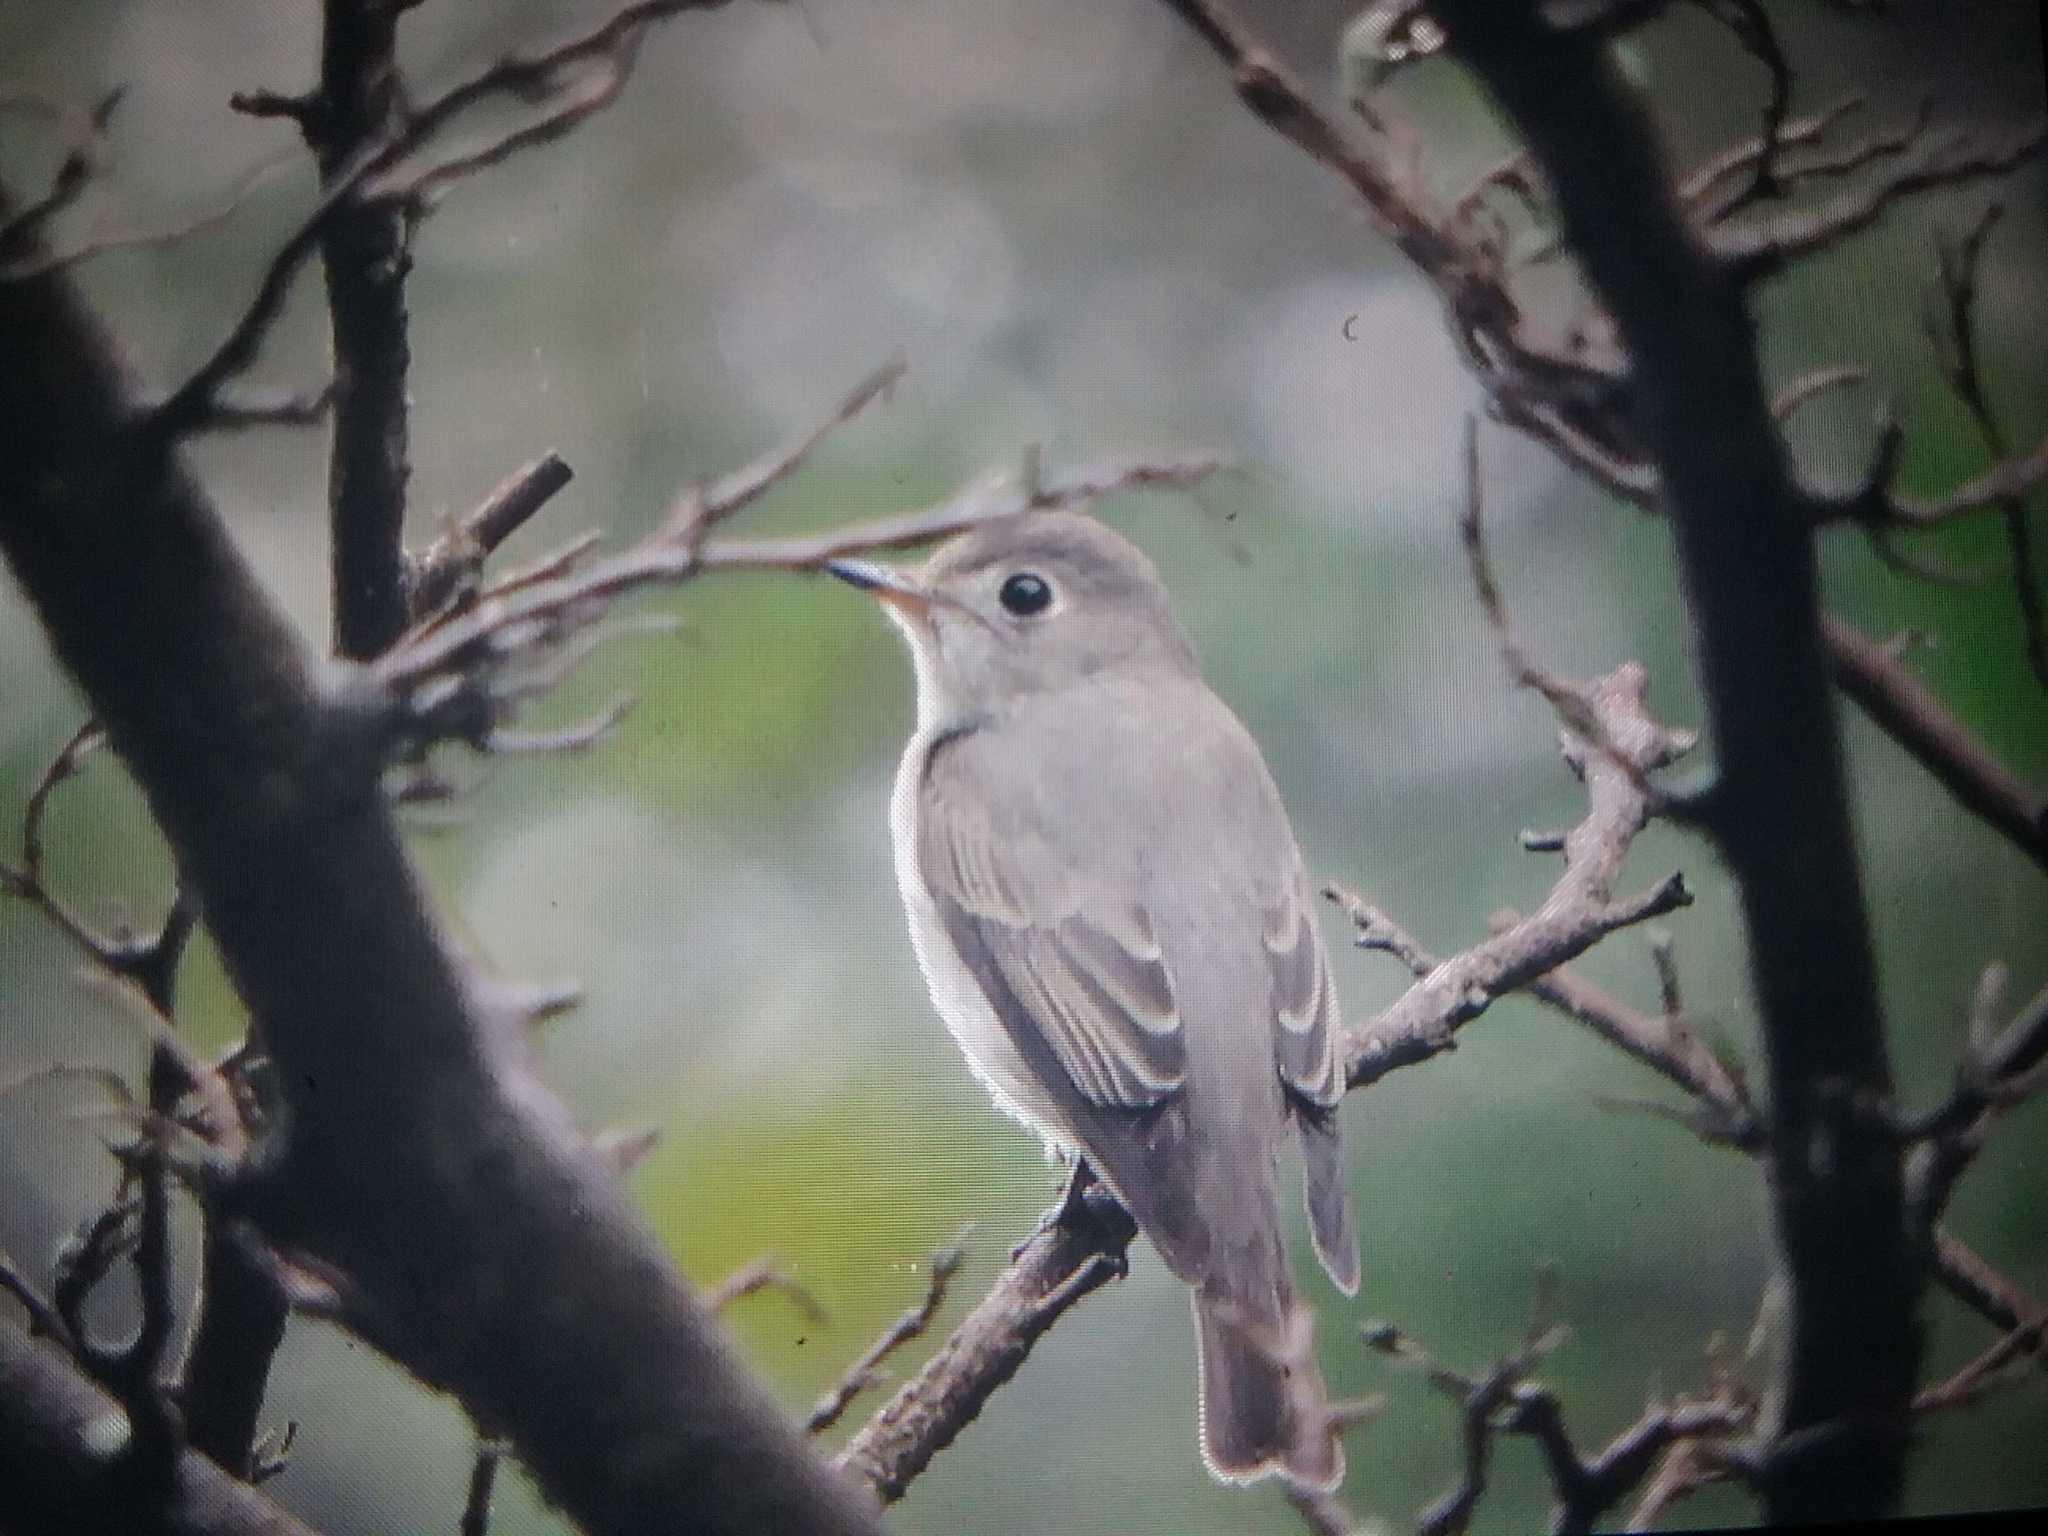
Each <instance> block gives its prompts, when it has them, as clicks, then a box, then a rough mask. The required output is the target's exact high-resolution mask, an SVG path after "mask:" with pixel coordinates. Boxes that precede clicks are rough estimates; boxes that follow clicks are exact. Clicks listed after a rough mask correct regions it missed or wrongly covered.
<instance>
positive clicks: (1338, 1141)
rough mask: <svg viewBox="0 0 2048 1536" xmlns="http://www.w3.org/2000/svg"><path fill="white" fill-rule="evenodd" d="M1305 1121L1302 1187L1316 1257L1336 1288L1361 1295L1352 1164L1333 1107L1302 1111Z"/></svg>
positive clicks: (1302, 1123) (1302, 1143) (1303, 1122)
mask: <svg viewBox="0 0 2048 1536" xmlns="http://www.w3.org/2000/svg"><path fill="white" fill-rule="evenodd" d="M1300 1124H1301V1161H1302V1179H1301V1189H1302V1196H1303V1199H1304V1202H1305V1203H1306V1204H1307V1206H1308V1226H1309V1231H1310V1232H1311V1233H1312V1234H1313V1235H1314V1237H1315V1244H1316V1257H1317V1258H1318V1259H1320V1260H1322V1263H1323V1269H1324V1270H1325V1271H1326V1272H1327V1273H1328V1274H1329V1276H1330V1279H1331V1281H1332V1282H1333V1283H1334V1284H1335V1285H1336V1287H1337V1289H1338V1290H1340V1291H1342V1292H1343V1293H1344V1294H1345V1295H1346V1296H1356V1295H1357V1294H1358V1281H1359V1266H1358V1218H1357V1216H1356V1215H1355V1214H1354V1213H1353V1210H1352V1205H1351V1165H1350V1163H1349V1162H1348V1160H1347V1159H1346V1158H1345V1156H1344V1137H1343V1133H1342V1132H1341V1131H1340V1130H1339V1128H1338V1125H1337V1116H1336V1112H1335V1111H1334V1110H1332V1111H1328V1112H1326V1113H1323V1114H1320V1115H1318V1114H1316V1113H1314V1112H1304V1113H1303V1114H1302V1115H1301V1116H1300Z"/></svg>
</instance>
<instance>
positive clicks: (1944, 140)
mask: <svg viewBox="0 0 2048 1536" xmlns="http://www.w3.org/2000/svg"><path fill="white" fill-rule="evenodd" d="M2043 142H2048V125H2043V124H2040V123H2035V124H2031V125H2029V126H2028V127H2026V128H2024V129H2021V130H2019V131H2018V132H2015V133H2009V134H2006V135H2003V136H1989V135H1987V136H1979V135H1977V134H1973V133H1971V132H1969V131H1967V130H1964V129H1951V130H1949V131H1947V132H1945V133H1935V132H1931V131H1924V132H1921V133H1919V134H1917V135H1916V136H1915V141H1914V143H1913V144H1912V145H1911V146H1910V147H1909V148H1906V149H1903V150H1901V151H1900V152H1899V153H1897V154H1896V155H1892V156H1890V157H1889V158H1888V163H1887V164H1885V166H1884V169H1883V171H1882V172H1881V173H1880V174H1878V175H1876V176H1874V177H1872V178H1870V179H1869V180H1868V181H1866V182H1865V183H1863V184H1862V185H1861V186H1858V187H1854V188H1852V189H1850V190H1849V191H1847V192H1844V193H1843V194H1841V195H1840V196H1839V197H1837V198H1834V199H1832V200H1831V201H1828V202H1825V203H1822V204H1819V205H1817V206H1815V207H1812V208H1788V209H1781V210H1778V211H1775V212H1773V213H1771V214H1770V215H1769V216H1767V217H1766V216H1759V217H1757V218H1755V219H1753V220H1751V221H1748V222H1746V223H1744V224H1743V225H1741V226H1739V227H1731V226H1728V225H1722V226H1720V227H1718V228H1716V229H1715V230H1714V231H1713V233H1712V234H1711V236H1710V237H1709V244H1710V247H1711V249H1712V251H1713V253H1714V255H1715V256H1716V257H1717V258H1718V259H1719V260H1720V261H1722V262H1723V263H1725V264H1726V266H1727V267H1728V269H1729V271H1730V272H1731V273H1732V274H1733V275H1734V277H1735V278H1736V280H1737V281H1738V282H1743V283H1755V282H1760V281H1762V280H1764V279H1765V278H1769V277H1772V276H1775V275H1776V274H1778V273H1780V272H1782V271H1784V270H1785V268H1786V267H1787V266H1789V265H1790V264H1791V263H1792V262H1794V261H1796V260H1798V259H1799V258H1801V257H1804V256H1811V255H1814V254H1816V253H1817V252H1820V251H1824V250H1827V249H1828V248H1830V247H1831V246H1835V245H1839V244H1840V243H1841V242H1842V241H1844V240H1846V239H1848V238H1849V237H1850V236H1851V235H1855V234H1860V233H1861V232H1862V231H1864V230H1866V229H1868V228H1870V226H1871V225H1873V224H1875V223H1876V222H1877V221H1878V219H1879V218H1880V217H1882V216H1883V214H1884V212H1885V210H1886V209H1888V208H1890V207H1892V206H1893V205H1894V204H1896V203H1898V202H1900V201H1902V200H1904V199H1905V198H1907V197H1909V196H1911V195H1913V194H1915V193H1918V192H1925V191H1929V190H1931V189H1933V188H1936V187H1956V186H1965V185H1968V184H1969V183H1970V182H1973V181H1980V180H1982V179H1984V178H1986V177H1990V176H2002V175H2004V174H2006V173H2007V172H2008V171H2012V170H2014V169H2016V168H2018V167H2019V166H2022V165H2024V164H2026V162H2027V161H2028V160H2030V159H2032V158H2033V157H2034V156H2035V155H2036V154H2038V153H2039V152H2040V149H2041V146H2042V144H2043Z"/></svg>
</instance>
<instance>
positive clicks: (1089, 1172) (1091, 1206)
mask: <svg viewBox="0 0 2048 1536" xmlns="http://www.w3.org/2000/svg"><path fill="white" fill-rule="evenodd" d="M1130 1222H1131V1218H1130V1216H1129V1215H1128V1213H1126V1212H1125V1210H1124V1208H1123V1205H1122V1203H1121V1202H1119V1201H1118V1199H1117V1198H1116V1196H1115V1195H1113V1194H1111V1193H1110V1192H1109V1186H1108V1185H1106V1184H1104V1183H1103V1182H1102V1181H1101V1180H1100V1179H1098V1178H1097V1177H1096V1176H1095V1170H1094V1169H1093V1168H1090V1167H1089V1166H1088V1160H1087V1159H1086V1158H1083V1157H1077V1158H1075V1159H1074V1165H1073V1167H1072V1168H1071V1169H1070V1170H1069V1171H1068V1173H1067V1177H1066V1181H1065V1182H1064V1183H1063V1184H1062V1185H1061V1186H1060V1197H1059V1199H1058V1200H1056V1201H1054V1202H1053V1203H1052V1205H1050V1206H1049V1207H1047V1208H1046V1210H1045V1212H1044V1214H1043V1215H1041V1216H1040V1217H1039V1218H1038V1225H1037V1226H1036V1227H1034V1228H1032V1231H1031V1236H1029V1237H1027V1238H1025V1239H1024V1241H1023V1242H1021V1243H1019V1244H1017V1246H1016V1247H1014V1248H1012V1249H1011V1250H1010V1258H1011V1260H1012V1262H1014V1261H1015V1260H1016V1259H1018V1258H1019V1257H1020V1256H1021V1255H1022V1254H1023V1252H1024V1250H1025V1249H1026V1248H1028V1247H1030V1246H1031V1244H1032V1243H1033V1242H1035V1241H1037V1239H1038V1237H1039V1235H1040V1234H1041V1233H1045V1232H1050V1231H1053V1230H1056V1229H1058V1228H1062V1227H1064V1228H1066V1229H1068V1230H1069V1231H1072V1230H1075V1229H1080V1228H1087V1227H1108V1228H1115V1227H1118V1226H1123V1227H1128V1226H1129V1225H1130ZM1118 1267H1119V1270H1121V1269H1122V1268H1123V1267H1124V1261H1123V1259H1122V1258H1121V1256H1119V1259H1118Z"/></svg>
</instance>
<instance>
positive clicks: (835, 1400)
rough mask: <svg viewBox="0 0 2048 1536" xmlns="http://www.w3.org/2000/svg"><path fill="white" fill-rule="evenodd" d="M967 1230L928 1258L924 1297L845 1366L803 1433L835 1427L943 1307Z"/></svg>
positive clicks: (963, 1257)
mask: <svg viewBox="0 0 2048 1536" xmlns="http://www.w3.org/2000/svg"><path fill="white" fill-rule="evenodd" d="M968 1230H969V1229H968V1228H966V1227H963V1228H961V1229H960V1231H959V1233H958V1234H957V1235H956V1236H955V1237H954V1239H953V1241H952V1242H950V1243H948V1244H947V1245H946V1246H945V1247H943V1248H941V1249H939V1250H938V1251H937V1252H935V1253H934V1254H933V1255H932V1257H931V1263H930V1265H929V1266H928V1268H927V1272H926V1280H925V1290H924V1295H923V1296H922V1297H921V1298H919V1300H918V1301H917V1303H916V1305H914V1306H912V1307H910V1308H909V1309H908V1310H906V1311H905V1312H904V1313H903V1314H902V1316H900V1317H898V1318H897V1319H896V1321H895V1322H893V1323H891V1324H890V1325H889V1326H888V1327H887V1328H886V1329H884V1330H883V1331H882V1336H881V1337H880V1338H878V1339H876V1340H875V1342H874V1343H872V1344H870V1345H869V1346H868V1347H867V1349H865V1350H864V1351H862V1353H861V1356H860V1358H859V1359H858V1360H856V1361H854V1362H853V1364H852V1365H850V1366H848V1367H847V1368H846V1372H845V1374H844V1375H842V1376H841V1377H840V1378H839V1380H838V1381H836V1382H834V1383H833V1384H832V1386H831V1388H830V1389H829V1390H828V1391H827V1392H826V1393H825V1395H824V1396H823V1397H821V1398H819V1399H818V1401H817V1403H816V1404H815V1405H813V1407H812V1408H811V1411H810V1415H809V1416H808V1417H807V1418H806V1419H805V1420H804V1432H805V1433H806V1434H812V1435H819V1434H823V1433H824V1432H825V1431H826V1430H828V1429H830V1428H831V1427H832V1426H833V1425H834V1424H837V1423H838V1422H839V1420H840V1418H841V1416H842V1415H844V1414H845V1412H846V1410H847V1409H848V1408H850V1407H852V1406H853V1400H854V1399H855V1398H857V1397H859V1396H860V1394H861V1393H863V1392H865V1391H866V1390H867V1389H868V1388H869V1387H871V1386H873V1385H874V1384H875V1383H876V1382H878V1381H880V1380H881V1379H882V1375H881V1372H882V1365H883V1362H885V1361H886V1360H887V1359H888V1358H889V1357H890V1356H891V1355H893V1354H894V1353H896V1351H897V1350H899V1349H901V1348H902V1347H903V1346H904V1345H906V1344H908V1343H909V1342H910V1341H911V1340H913V1339H915V1338H918V1337H920V1336H921V1335H922V1334H923V1333H924V1331H925V1330H926V1329H927V1328H929V1327H931V1325H932V1319H933V1318H935V1317H937V1316H938V1314H939V1308H940V1307H942V1306H944V1305H945V1302H946V1287H947V1286H948V1285H950V1284H951V1283H952V1280H953V1276H955V1275H956V1274H958V1273H959V1272H960V1266H961V1265H962V1264H963V1263H965V1262H966V1259H967V1246H966V1244H967V1234H968Z"/></svg>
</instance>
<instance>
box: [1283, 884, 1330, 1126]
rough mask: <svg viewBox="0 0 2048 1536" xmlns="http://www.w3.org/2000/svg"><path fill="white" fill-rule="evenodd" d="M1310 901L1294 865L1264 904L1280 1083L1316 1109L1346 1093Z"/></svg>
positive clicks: (1323, 957) (1320, 939)
mask: <svg viewBox="0 0 2048 1536" xmlns="http://www.w3.org/2000/svg"><path fill="white" fill-rule="evenodd" d="M1310 902H1311V897H1310V895H1309V890H1308V879H1307V876H1306V875H1305V874H1302V873H1301V872H1300V871H1299V869H1298V868H1297V871H1296V877H1295V879H1294V880H1293V881H1291V882H1290V883H1289V884H1288V886H1287V887H1285V888H1284V889H1283V890H1281V891H1280V892H1279V893H1278V894H1277V896H1271V897H1269V899H1268V900H1267V901H1266V902H1265V903H1264V904H1263V905H1264V910H1265V933H1264V940H1265V950H1266V960H1267V963H1268V965H1269V966H1270V967H1271V969H1272V975H1273V1050H1274V1055H1275V1058H1276V1059H1277V1061H1278V1062H1279V1066H1280V1078H1281V1081H1283V1082H1284V1083H1286V1084H1287V1086H1288V1087H1289V1088H1291V1089H1293V1090H1294V1091H1295V1093H1297V1094H1299V1095H1300V1096H1301V1097H1302V1098H1303V1099H1305V1100H1307V1101H1308V1102H1309V1103H1310V1104H1312V1105H1314V1106H1316V1107H1317V1108H1318V1109H1328V1108H1330V1107H1331V1106H1332V1105H1334V1104H1336V1103H1337V1102H1338V1100H1340V1099H1342V1098H1343V1097H1344V1062H1343V1052H1342V1044H1343V1041H1342V1026H1341V1025H1340V1023H1339V1022H1338V1017H1337V989H1336V988H1335V987H1334V986H1332V985H1331V983H1330V960H1329V956H1328V954H1327V953H1326V952H1325V950H1324V948H1323V936H1322V932H1321V930H1319V929H1318V928H1317V927H1316V920H1315V911H1314V908H1313V907H1312V906H1311V904H1310Z"/></svg>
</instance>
